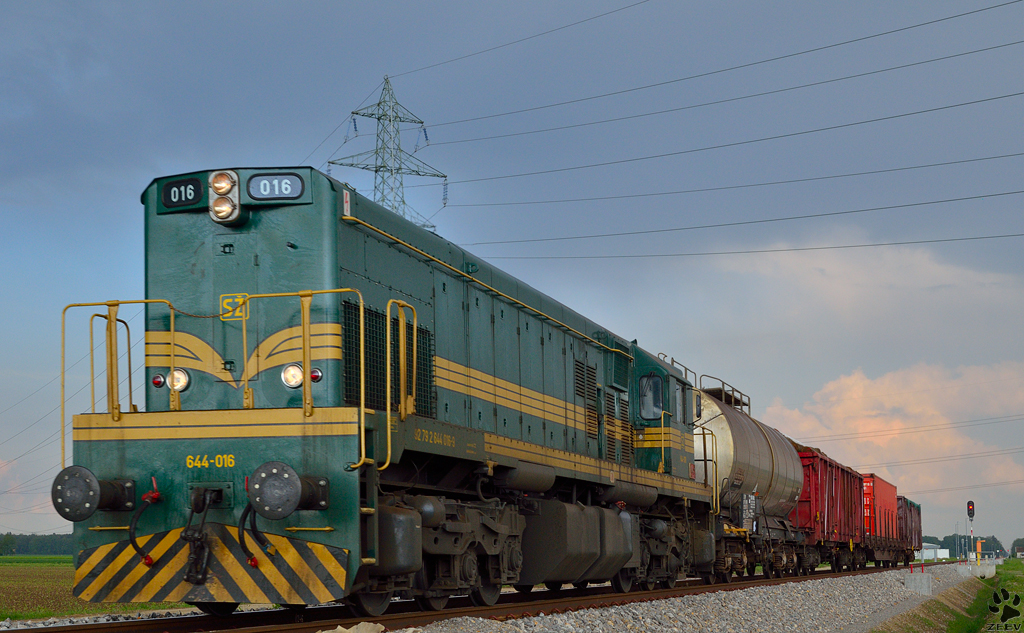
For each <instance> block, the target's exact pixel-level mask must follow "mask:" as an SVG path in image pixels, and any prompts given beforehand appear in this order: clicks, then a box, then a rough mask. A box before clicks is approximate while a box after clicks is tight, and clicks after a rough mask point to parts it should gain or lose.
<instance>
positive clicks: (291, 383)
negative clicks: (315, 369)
mask: <svg viewBox="0 0 1024 633" xmlns="http://www.w3.org/2000/svg"><path fill="white" fill-rule="evenodd" d="M281 382H283V383H284V386H285V387H288V388H289V389H298V388H299V387H301V386H302V366H301V365H296V364H291V365H288V366H287V367H285V368H284V369H282V370H281Z"/></svg>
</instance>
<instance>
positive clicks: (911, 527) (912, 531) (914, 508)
mask: <svg viewBox="0 0 1024 633" xmlns="http://www.w3.org/2000/svg"><path fill="white" fill-rule="evenodd" d="M896 527H897V532H898V534H899V540H900V547H902V548H903V549H904V550H911V551H912V550H920V549H921V506H920V505H918V504H916V503H914V502H913V501H911V500H910V499H907V498H906V497H904V496H902V495H901V496H898V497H896Z"/></svg>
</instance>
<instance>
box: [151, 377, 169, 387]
mask: <svg viewBox="0 0 1024 633" xmlns="http://www.w3.org/2000/svg"><path fill="white" fill-rule="evenodd" d="M165 384H167V379H166V378H164V377H163V376H161V375H160V374H157V375H155V376H153V386H154V387H156V388H157V389H159V388H160V387H163V386H164V385H165Z"/></svg>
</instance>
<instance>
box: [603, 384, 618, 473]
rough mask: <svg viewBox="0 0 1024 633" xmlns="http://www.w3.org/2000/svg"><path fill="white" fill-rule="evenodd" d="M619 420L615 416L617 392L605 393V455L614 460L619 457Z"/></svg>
mask: <svg viewBox="0 0 1024 633" xmlns="http://www.w3.org/2000/svg"><path fill="white" fill-rule="evenodd" d="M618 427H619V421H618V420H617V419H616V418H615V392H614V391H611V390H609V391H606V392H605V394H604V434H605V442H606V444H605V453H604V454H605V457H606V458H607V459H609V460H611V461H613V462H615V461H618V458H619V433H618Z"/></svg>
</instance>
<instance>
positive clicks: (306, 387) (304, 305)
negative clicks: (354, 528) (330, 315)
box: [235, 288, 373, 470]
mask: <svg viewBox="0 0 1024 633" xmlns="http://www.w3.org/2000/svg"><path fill="white" fill-rule="evenodd" d="M348 292H351V293H353V294H355V295H356V297H358V298H359V461H358V462H354V463H352V464H349V465H348V469H349V470H355V469H357V468H360V467H362V466H363V465H365V464H372V463H373V460H372V459H369V458H368V457H367V456H366V355H365V351H364V348H363V343H364V337H365V335H366V315H365V306H364V303H363V293H361V292H359V291H358V290H356V289H355V288H334V289H331V290H300V291H299V292H270V293H265V294H255V295H249V296H248V297H245V298H244V299H242V301H241V302H240V303H239V305H238V306H236V308H235V311H239V310H241V311H242V314H243V315H245V316H244V317H243V319H242V320H243V321H248V319H249V317H248V313H247V311H245V310H243V308H244V307H245V305H246V304H248V303H249V302H250V301H252V300H253V299H274V298H280V297H298V298H299V304H300V309H301V311H302V363H303V365H302V372H303V380H302V385H303V387H302V401H303V402H302V408H303V415H305V416H306V417H309V416H312V415H313V390H312V386H311V385H310V384H309V383H310V381H309V372H310V365H311V362H312V361H311V357H312V353H311V346H312V344H311V340H310V339H311V333H310V316H309V312H310V305H311V304H312V301H313V296H314V295H327V294H342V293H348ZM248 331H249V328H248V326H247V325H243V326H242V352H243V356H242V357H243V358H248V355H249V339H248ZM246 369H247V368H243V370H242V406H243V407H244V408H246V409H252V408H254V407H255V400H254V398H253V393H252V389H251V388H250V387H249V374H248V371H246Z"/></svg>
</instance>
